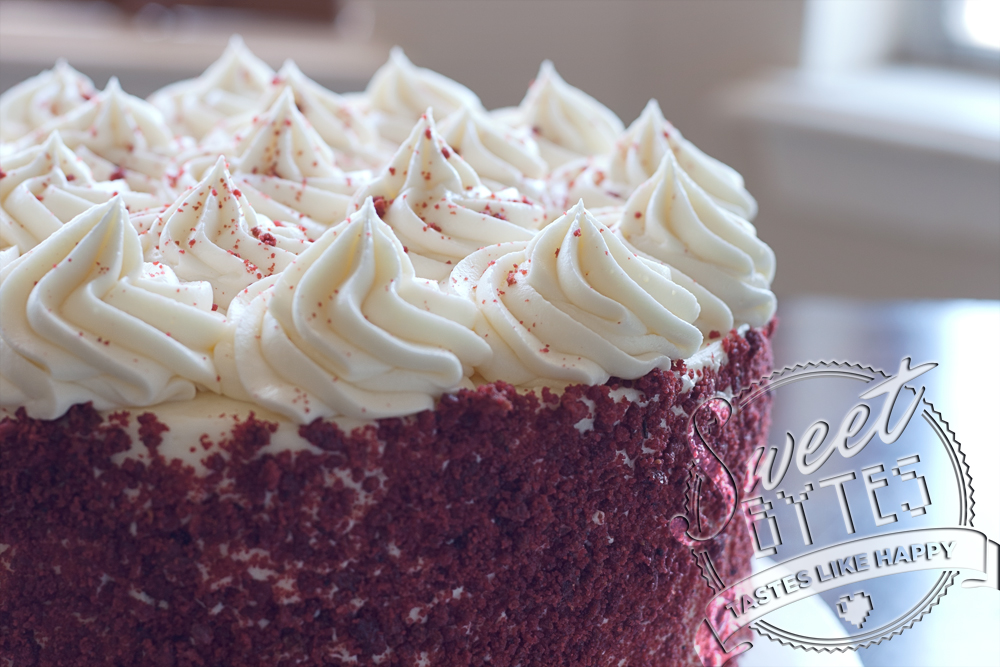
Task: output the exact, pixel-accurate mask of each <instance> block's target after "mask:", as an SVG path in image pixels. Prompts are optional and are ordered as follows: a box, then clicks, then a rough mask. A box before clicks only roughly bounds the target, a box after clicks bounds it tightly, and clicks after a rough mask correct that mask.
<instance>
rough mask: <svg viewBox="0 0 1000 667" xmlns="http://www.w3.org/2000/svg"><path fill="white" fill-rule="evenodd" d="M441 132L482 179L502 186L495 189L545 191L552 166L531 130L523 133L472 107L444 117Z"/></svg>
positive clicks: (442, 136) (462, 108)
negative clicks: (545, 180)
mask: <svg viewBox="0 0 1000 667" xmlns="http://www.w3.org/2000/svg"><path fill="white" fill-rule="evenodd" d="M440 132H441V138H442V139H444V140H445V142H447V144H448V145H449V146H451V147H452V149H453V150H454V151H455V152H456V153H459V154H460V155H461V156H462V159H463V160H465V161H466V162H468V163H469V165H470V166H471V167H472V168H473V169H475V170H476V173H477V174H479V177H480V178H482V179H483V180H484V181H487V182H490V181H492V182H493V183H495V184H496V185H497V186H498V187H495V188H494V189H501V188H503V187H513V188H517V189H519V190H524V189H525V186H527V187H528V189H529V190H539V191H543V190H544V185H545V184H544V182H543V180H542V179H544V178H545V177H546V176H547V175H548V166H547V165H546V163H545V160H543V159H542V158H541V155H540V154H539V152H538V144H537V143H536V142H535V140H534V139H533V138H532V137H531V133H530V132H519V131H517V130H515V129H514V128H511V127H508V126H506V125H504V124H502V123H500V122H498V121H496V120H494V119H493V118H491V117H490V116H489V115H487V114H486V113H484V112H483V111H482V110H480V109H476V108H474V107H470V106H462V107H461V108H459V109H458V110H457V111H455V112H454V113H452V114H451V115H449V116H448V117H447V118H445V119H444V120H442V121H441V126H440Z"/></svg>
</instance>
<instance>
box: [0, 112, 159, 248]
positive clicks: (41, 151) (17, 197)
mask: <svg viewBox="0 0 1000 667" xmlns="http://www.w3.org/2000/svg"><path fill="white" fill-rule="evenodd" d="M0 167H2V168H0V246H9V245H17V246H18V247H19V248H20V250H21V252H26V251H28V250H30V249H31V248H33V247H35V246H36V245H38V244H39V243H41V242H42V241H44V240H45V239H46V238H48V237H49V236H50V235H52V233H54V232H55V231H56V230H57V229H59V228H60V227H61V226H62V225H63V223H66V222H69V221H70V220H71V219H72V218H74V217H76V216H77V215H79V214H81V213H83V212H84V211H86V210H87V209H88V208H90V207H91V206H93V205H94V204H101V203H104V202H106V201H109V200H110V199H111V198H112V197H114V196H115V195H121V196H122V199H123V200H124V201H125V205H126V207H127V208H128V209H129V210H131V211H139V210H142V209H145V208H149V207H151V206H155V205H157V204H158V203H159V200H158V199H157V198H156V197H154V196H152V195H149V194H146V193H142V192H131V191H130V190H129V186H128V184H127V183H126V182H125V181H124V180H119V181H114V182H102V183H98V182H97V181H95V180H94V178H93V175H92V174H91V171H90V168H89V167H88V166H87V164H86V163H84V162H83V160H81V159H80V158H79V157H78V156H77V155H76V154H75V153H73V151H71V150H70V149H69V148H67V147H66V145H65V144H64V143H63V142H62V137H60V136H59V132H57V131H54V132H53V133H52V134H51V135H49V138H48V139H47V140H46V141H45V143H44V144H41V145H39V146H32V147H31V148H27V149H25V150H23V151H21V152H19V153H15V154H14V155H10V156H7V157H4V158H2V159H0Z"/></svg>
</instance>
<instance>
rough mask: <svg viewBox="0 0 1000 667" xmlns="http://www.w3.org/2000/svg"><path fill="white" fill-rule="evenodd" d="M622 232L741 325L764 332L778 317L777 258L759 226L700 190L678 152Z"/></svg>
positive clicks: (634, 205)
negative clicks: (701, 290) (759, 233)
mask: <svg viewBox="0 0 1000 667" xmlns="http://www.w3.org/2000/svg"><path fill="white" fill-rule="evenodd" d="M618 230H619V232H620V233H621V235H622V236H623V237H624V238H625V239H626V240H627V241H628V242H629V243H631V244H632V245H634V246H635V247H636V248H638V249H639V250H641V251H643V252H644V253H647V254H649V255H651V256H653V257H655V258H656V259H658V260H660V261H662V262H665V263H667V264H669V265H670V266H672V267H676V268H677V269H679V270H680V271H681V272H683V273H684V274H685V275H686V276H689V277H690V278H692V279H693V280H695V281H697V282H698V283H699V284H700V285H701V286H702V287H704V288H705V289H707V290H708V291H709V292H711V293H712V294H713V295H715V296H717V297H718V298H719V299H721V300H722V301H723V302H724V303H725V304H726V306H727V307H728V308H729V309H730V311H731V312H732V316H733V319H734V320H735V321H736V322H739V323H744V322H745V323H749V324H750V325H751V326H755V327H760V326H764V325H766V324H767V323H768V322H769V321H770V319H771V317H773V316H774V311H775V308H776V301H775V298H774V293H773V292H772V291H771V289H770V285H771V281H772V280H773V279H774V252H773V251H772V250H771V249H770V248H769V247H768V246H767V245H766V244H765V243H763V242H762V241H761V240H760V239H758V238H757V232H756V230H755V229H754V227H753V225H751V224H750V223H749V222H748V221H747V220H745V219H743V218H741V217H739V216H738V215H736V214H735V213H733V212H731V211H729V210H727V209H725V208H723V207H721V206H719V205H718V204H717V203H716V202H715V200H714V199H712V197H710V196H709V195H708V193H707V192H705V190H703V189H702V188H701V187H699V186H698V184H697V183H695V182H694V180H693V179H692V178H691V176H690V175H688V173H687V172H686V171H685V170H683V169H681V167H680V165H679V164H678V162H677V159H676V158H675V157H674V154H673V152H667V153H665V154H664V156H663V160H662V161H661V162H660V166H659V168H658V169H657V170H656V173H655V174H653V177H652V178H650V179H649V180H648V181H646V182H645V183H644V184H642V185H641V186H639V188H638V189H637V190H636V191H635V193H634V194H633V195H632V196H631V197H630V198H629V200H628V202H627V204H626V206H625V210H624V212H623V213H622V217H621V222H620V224H619V226H618Z"/></svg>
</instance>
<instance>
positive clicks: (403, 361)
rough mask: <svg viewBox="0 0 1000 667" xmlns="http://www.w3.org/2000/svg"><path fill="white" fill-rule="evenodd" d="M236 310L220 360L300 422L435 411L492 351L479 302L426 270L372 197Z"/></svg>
mask: <svg viewBox="0 0 1000 667" xmlns="http://www.w3.org/2000/svg"><path fill="white" fill-rule="evenodd" d="M230 317H232V318H233V319H234V331H233V342H232V348H231V352H227V350H226V348H225V347H222V348H220V354H219V355H218V356H219V357H220V358H221V360H220V362H219V363H220V366H222V367H223V368H224V369H229V370H228V373H230V374H231V373H232V372H233V371H235V372H236V373H237V375H238V380H239V382H238V388H240V389H242V390H243V391H245V392H246V394H247V395H248V396H249V397H251V398H252V399H253V400H254V401H256V402H258V403H260V404H262V405H264V406H266V407H268V408H269V409H272V410H274V411H276V412H279V413H282V414H285V415H288V416H290V417H292V418H294V419H296V420H298V421H300V422H301V423H307V422H310V421H312V420H313V419H315V418H318V417H332V416H338V415H343V416H348V417H359V418H366V419H375V418H381V417H393V416H400V415H405V414H412V413H414V412H419V411H421V410H424V409H429V408H431V407H433V405H434V399H435V398H437V397H438V396H440V395H441V394H442V393H444V392H447V391H450V390H454V389H457V388H459V387H460V386H471V385H470V384H469V382H468V379H467V378H468V376H469V375H470V374H471V368H472V366H473V365H475V364H478V363H481V362H483V361H484V360H485V359H487V358H488V357H489V355H490V350H489V346H488V345H486V343H485V342H483V341H482V340H481V339H480V338H479V337H478V336H476V335H475V334H474V333H473V332H472V330H471V325H472V322H473V319H474V318H475V309H474V308H473V307H472V306H471V304H470V303H468V302H467V301H465V300H463V299H460V298H457V297H455V296H453V295H449V294H445V293H443V292H442V291H441V290H440V289H439V288H438V286H437V284H435V283H433V282H431V281H425V280H419V279H418V278H417V277H416V275H415V274H414V271H413V266H412V264H411V263H410V261H409V259H408V258H407V255H406V252H405V251H404V250H403V246H402V244H401V243H400V242H399V240H398V239H397V238H396V237H395V236H394V235H393V233H392V230H391V229H390V228H389V226H388V225H386V224H385V223H384V222H382V221H381V220H380V219H379V218H378V215H377V214H376V212H375V206H374V203H373V200H372V199H371V198H368V199H366V200H365V202H364V204H363V205H362V206H361V208H360V209H359V210H358V211H357V212H356V213H354V214H353V215H351V216H350V217H349V218H348V219H347V220H345V221H344V222H343V223H341V224H340V225H338V226H337V227H335V228H333V229H330V230H328V231H327V232H326V233H325V234H323V236H321V237H320V238H319V239H317V240H316V242H315V243H314V244H313V246H312V247H310V248H309V250H307V251H306V252H304V253H303V254H302V255H301V256H300V257H299V258H298V259H297V260H296V261H295V262H294V263H293V264H292V265H291V266H290V267H288V269H286V270H285V272H284V273H282V274H281V275H280V276H276V277H275V278H272V279H270V280H267V281H264V282H263V283H262V284H261V285H259V286H256V287H255V288H253V289H251V290H248V292H247V293H246V294H244V295H241V296H240V297H239V298H238V299H237V300H236V301H234V302H233V305H232V307H231V309H230ZM227 355H231V357H230V358H231V361H230V362H227V361H226V360H225V357H227ZM234 384H236V383H231V384H229V385H227V386H233V385H234ZM235 393H237V394H238V393H239V391H237V392H235ZM235 397H236V398H240V396H239V395H237V396H235Z"/></svg>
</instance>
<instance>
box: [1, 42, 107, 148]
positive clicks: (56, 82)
mask: <svg viewBox="0 0 1000 667" xmlns="http://www.w3.org/2000/svg"><path fill="white" fill-rule="evenodd" d="M96 94H97V89H96V88H94V82H93V81H91V80H90V77H88V76H86V75H84V74H81V73H80V72H77V71H76V70H75V69H73V68H72V67H70V66H69V65H68V64H67V63H66V61H65V60H62V59H60V60H58V61H57V62H56V65H55V67H53V68H52V69H50V70H45V71H44V72H42V73H41V74H38V75H37V76H33V77H32V78H30V79H28V80H27V81H22V82H21V83H19V84H17V85H16V86H13V87H12V88H10V89H9V90H7V91H5V92H4V93H3V95H0V142H4V143H8V142H12V141H16V140H17V139H20V138H21V137H23V136H24V135H26V134H28V133H30V132H32V131H33V130H36V129H38V128H40V127H42V126H43V125H46V124H48V123H49V122H51V121H52V119H54V118H56V117H58V116H62V115H63V114H66V113H69V112H70V111H72V110H73V109H76V108H77V107H79V106H81V105H83V104H85V103H86V102H87V101H88V100H90V99H91V98H92V97H94V95H96Z"/></svg>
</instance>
